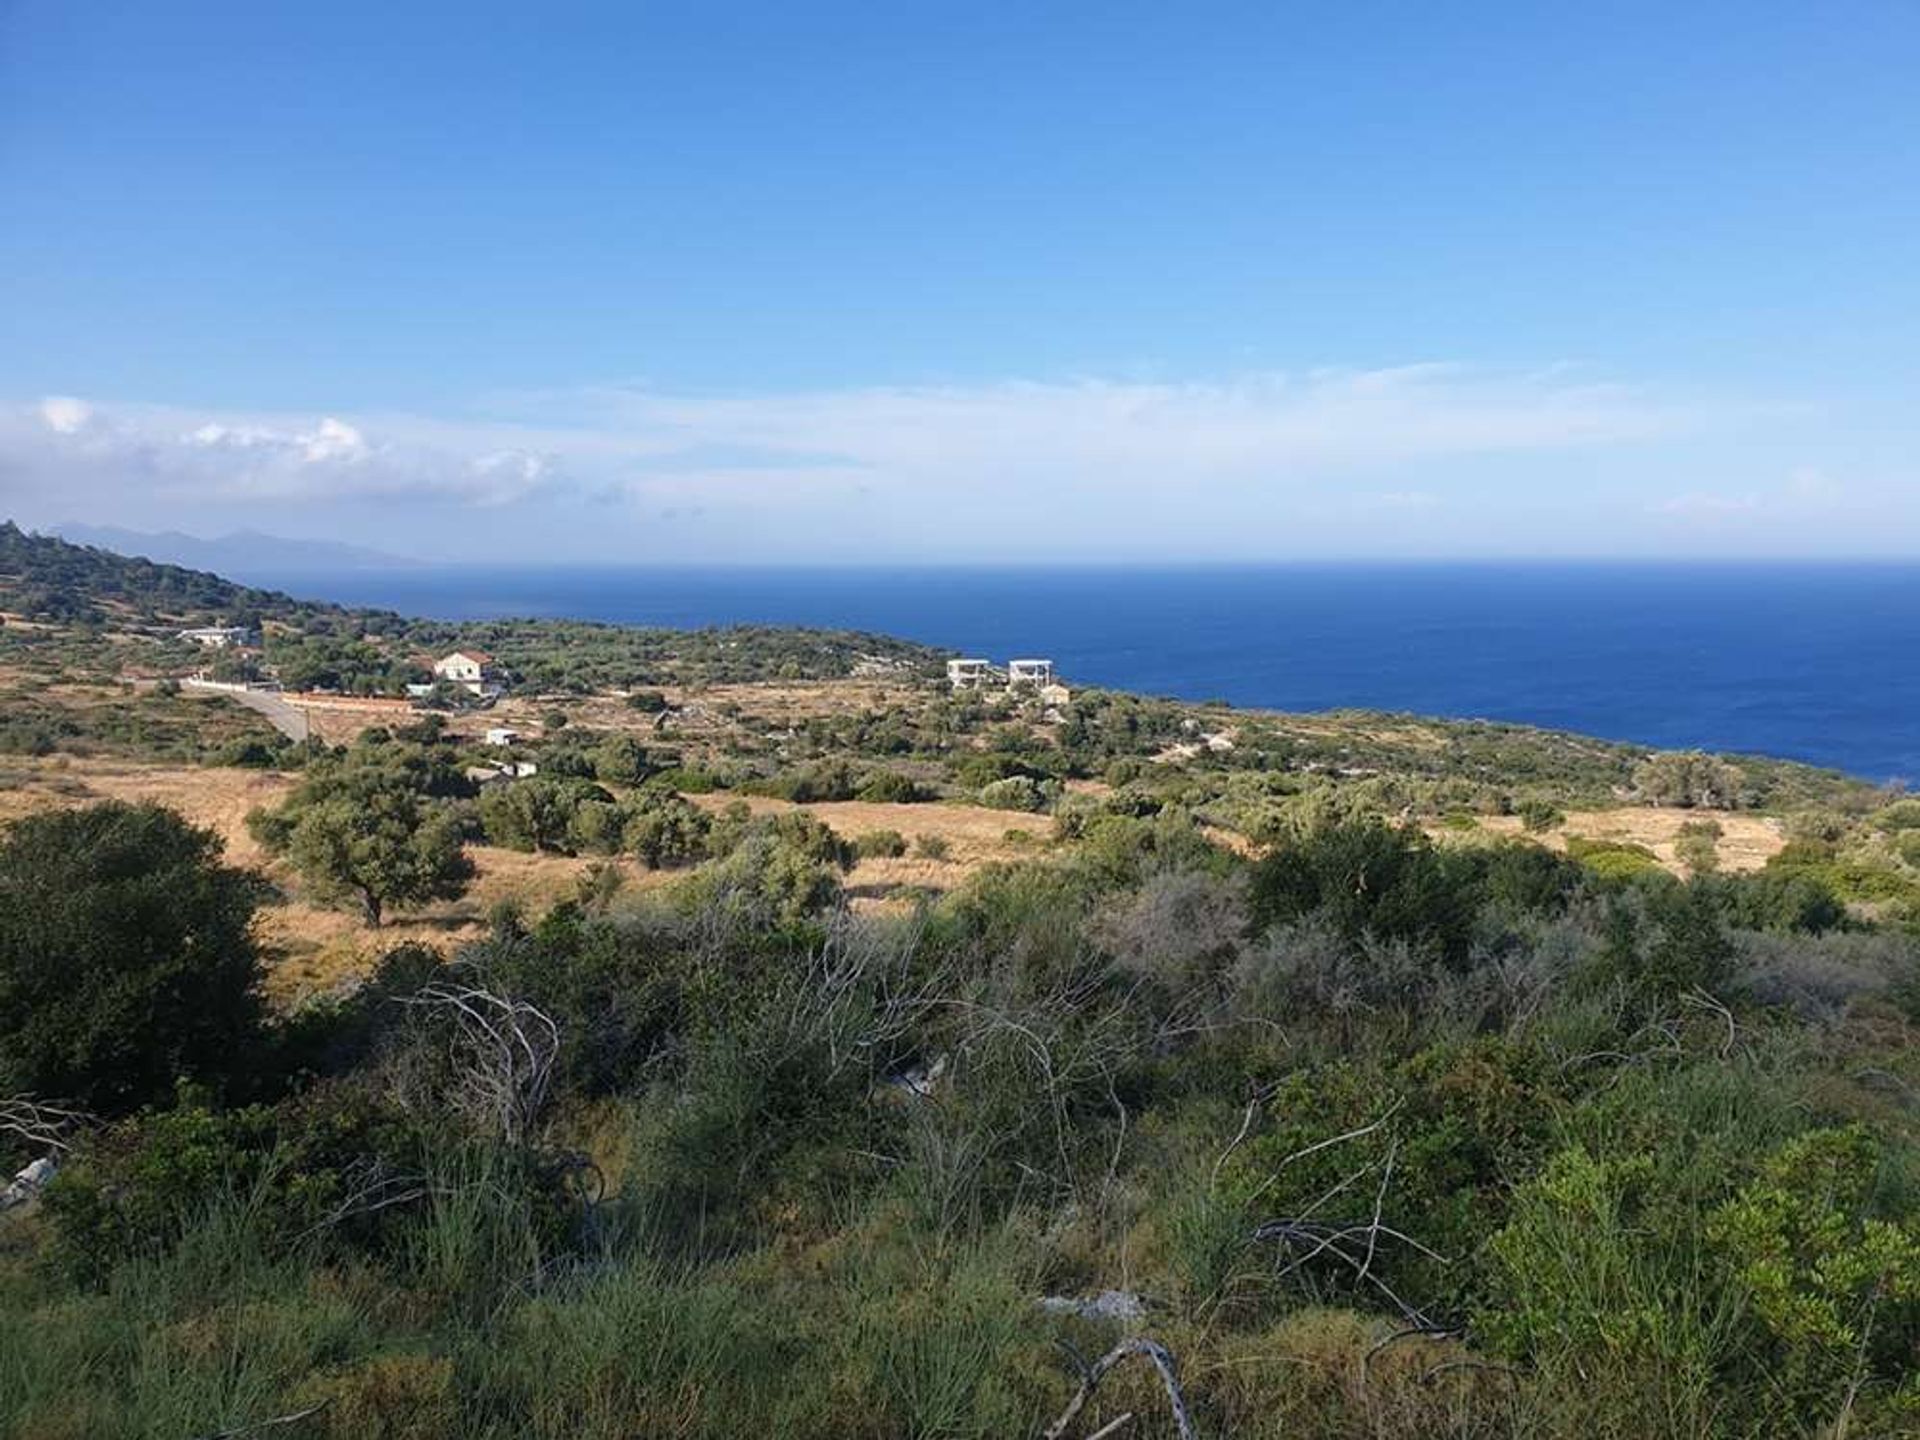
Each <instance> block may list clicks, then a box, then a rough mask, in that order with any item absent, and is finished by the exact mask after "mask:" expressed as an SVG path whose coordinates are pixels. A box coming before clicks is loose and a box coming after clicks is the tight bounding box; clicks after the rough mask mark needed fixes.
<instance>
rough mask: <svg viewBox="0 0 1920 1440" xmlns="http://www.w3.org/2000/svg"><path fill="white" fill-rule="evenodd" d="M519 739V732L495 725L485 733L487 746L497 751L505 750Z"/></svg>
mask: <svg viewBox="0 0 1920 1440" xmlns="http://www.w3.org/2000/svg"><path fill="white" fill-rule="evenodd" d="M519 738H520V732H519V731H518V730H515V729H512V728H510V727H509V726H506V725H495V726H494V727H493V728H492V729H490V730H488V731H487V736H486V740H487V744H489V745H492V746H494V747H495V748H497V749H502V750H504V749H506V748H508V747H509V746H511V745H512V744H513V743H514V741H516V740H518V739H519Z"/></svg>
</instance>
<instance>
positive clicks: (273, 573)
mask: <svg viewBox="0 0 1920 1440" xmlns="http://www.w3.org/2000/svg"><path fill="white" fill-rule="evenodd" d="M50 533H52V534H55V535H58V536H59V537H60V538H61V539H62V540H67V541H70V542H72V543H73V544H75V545H92V546H95V547H97V548H99V549H102V550H112V551H114V552H116V553H118V554H121V555H136V556H143V557H145V558H146V559H148V560H152V561H155V562H156V563H158V564H162V565H186V566H189V567H191V568H193V569H196V570H212V571H216V572H218V573H219V574H222V575H231V576H234V577H235V578H237V579H241V580H251V581H260V580H277V579H279V578H281V577H284V576H287V575H303V574H311V573H314V572H316V571H329V570H391V569H398V568H409V567H412V566H415V565H419V564H420V563H422V562H420V561H419V560H415V559H411V558H409V557H407V556H404V555H393V554H390V553H388V552H387V551H384V550H372V549H368V548H367V547H365V546H361V545H342V544H338V543H336V542H334V541H331V540H292V539H288V538H287V537H286V536H284V535H266V534H263V533H261V532H260V531H258V530H236V531H234V532H233V533H232V534H231V535H222V536H220V537H218V538H217V539H212V540H207V539H202V538H201V537H200V536H198V535H186V534H182V533H181V532H180V531H178V530H168V531H164V532H162V533H160V534H157V535H154V534H147V533H144V532H142V531H138V530H122V529H120V528H119V527H118V526H114V525H83V524H80V523H78V522H69V523H66V524H61V525H55V526H53V527H52V530H51V532H50Z"/></svg>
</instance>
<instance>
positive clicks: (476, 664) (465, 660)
mask: <svg viewBox="0 0 1920 1440" xmlns="http://www.w3.org/2000/svg"><path fill="white" fill-rule="evenodd" d="M433 676H434V679H436V680H445V681H447V682H448V683H449V684H452V685H458V686H460V687H461V688H462V689H463V690H470V691H472V692H473V693H474V694H475V695H484V694H486V693H487V692H488V691H489V690H497V689H499V688H500V667H499V665H498V664H497V663H495V661H494V658H493V656H491V655H489V654H487V652H486V651H484V650H456V651H454V652H453V653H452V654H451V655H446V656H443V657H441V658H440V659H438V660H436V661H434V662H433Z"/></svg>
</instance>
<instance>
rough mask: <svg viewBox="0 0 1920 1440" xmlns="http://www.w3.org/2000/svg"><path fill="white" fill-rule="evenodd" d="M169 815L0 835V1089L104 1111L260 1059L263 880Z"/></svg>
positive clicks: (102, 818) (239, 1075)
mask: <svg viewBox="0 0 1920 1440" xmlns="http://www.w3.org/2000/svg"><path fill="white" fill-rule="evenodd" d="M220 849H221V847H220V841H219V839H218V837H217V836H215V835H214V834H213V833H212V832H211V831H207V830H200V829H196V828H194V827H193V826H191V825H188V824H186V823H185V822H184V821H183V820H181V819H180V817H179V816H178V815H175V814H174V813H173V812H172V811H169V810H163V809H160V808H159V807H157V806H152V805H138V806H135V805H125V804H121V803H118V802H109V803H106V804H101V805H95V806H92V807H89V808H87V809H84V810H71V811H62V812H56V813H53V814H47V815H38V816H33V817H31V818H29V819H26V820H22V821H20V822H18V823H17V824H16V825H15V826H14V827H13V828H12V830H10V831H9V832H8V833H7V835H6V838H5V841H4V843H0V1093H4V1092H19V1091H25V1092H29V1093H32V1094H37V1095H40V1096H43V1097H46V1098H49V1099H53V1098H59V1099H65V1100H70V1101H75V1102H78V1103H80V1104H83V1105H85V1106H87V1107H88V1108H90V1109H93V1110H95V1111H98V1112H100V1113H103V1114H116V1113H120V1112H122V1111H126V1110H130V1109H133V1108H135V1107H137V1106H140V1105H143V1104H146V1103H149V1102H152V1101H156V1100H159V1099H162V1098H164V1097H165V1096H167V1095H169V1094H171V1093H172V1090H173V1086H174V1082H175V1080H176V1079H177V1078H181V1077H185V1078H191V1079H195V1080H199V1081H203V1082H206V1083H209V1084H213V1085H216V1086H225V1085H228V1084H229V1083H232V1082H237V1081H242V1080H244V1079H245V1078H246V1077H247V1076H248V1074H249V1070H250V1068H251V1067H252V1066H253V1064H254V1063H255V1062H256V1061H257V1059H258V1054H257V1052H258V1043H257V1042H258V1041H259V1038H260V1025H261V1005H260V997H259V992H258V986H259V982H260V960H259V956H258V954H257V953H256V951H255V948H254V943H253V938H252V934H251V929H250V927H251V925H252V922H253V914H254V909H255V907H256V906H257V905H258V904H259V902H260V899H261V887H260V885H259V882H258V881H257V880H256V879H255V878H254V877H253V876H251V875H248V874H247V873H245V872H243V871H240V870H235V869H232V868H230V867H228V866H226V865H224V864H222V863H221V860H220Z"/></svg>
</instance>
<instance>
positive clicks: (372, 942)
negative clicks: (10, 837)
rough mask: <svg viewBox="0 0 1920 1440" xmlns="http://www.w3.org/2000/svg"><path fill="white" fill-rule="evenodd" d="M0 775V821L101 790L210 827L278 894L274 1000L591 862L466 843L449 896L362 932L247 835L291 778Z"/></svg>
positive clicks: (632, 867) (104, 772) (326, 986)
mask: <svg viewBox="0 0 1920 1440" xmlns="http://www.w3.org/2000/svg"><path fill="white" fill-rule="evenodd" d="M0 775H3V776H4V778H5V780H6V781H7V782H8V783H9V788H6V789H0V822H4V821H7V820H13V819H17V818H19V817H20V816H22V815H27V814H32V813H35V812H37V811H41V810H48V809H57V808H60V807H62V806H72V805H86V804H92V803H94V802H96V801H100V800H125V801H129V802H133V803H139V802H142V801H152V802H154V803H156V804H160V805H165V806H167V807H168V808H169V809H173V810H177V811H179V812H180V813H181V814H182V815H184V816H186V817H187V819H189V820H190V821H192V822H193V823H194V824H196V825H202V826H205V827H207V828H208V829H211V830H213V831H214V832H216V833H217V834H218V835H219V836H220V837H221V839H222V840H223V841H225V843H226V849H227V858H228V859H229V860H231V861H232V862H234V863H235V864H239V865H247V866H251V867H253V868H256V869H258V870H260V871H262V873H264V874H265V875H266V876H267V877H268V879H270V880H272V881H273V883H274V884H275V886H276V887H277V888H278V889H279V890H280V892H281V893H282V895H283V896H284V897H285V898H284V899H283V900H281V901H280V902H278V903H275V904H271V905H268V906H266V907H264V908H263V909H262V910H261V912H260V916H259V919H258V921H257V922H256V924H257V933H258V935H259V938H260V942H261V945H262V948H263V949H264V951H265V952H266V954H267V957H268V961H269V969H268V976H267V991H268V994H269V995H270V996H271V997H272V998H273V999H274V1000H275V1001H276V1003H281V1004H290V1003H296V1002H298V1001H299V1000H301V999H303V998H305V997H308V996H311V995H314V994H318V993H323V992H326V991H331V990H335V989H338V988H341V987H343V986H348V985H351V984H352V983H353V982H355V981H357V980H358V979H359V978H360V977H361V976H363V975H365V974H366V973H367V971H368V970H369V969H370V968H371V967H372V965H373V964H374V962H375V961H377V960H378V959H379V957H380V956H381V955H383V954H384V953H386V951H388V950H390V949H392V948H393V947H394V946H396V945H399V944H403V943H406V942H409V941H418V942H422V943H425V944H429V945H433V946H434V947H435V948H438V949H443V950H444V949H448V948H450V947H451V946H453V945H456V944H458V943H459V942H461V941H463V940H469V939H472V938H474V937H476V936H478V935H479V934H480V933H481V932H482V930H483V929H484V927H485V923H486V917H487V913H488V912H489V911H490V910H491V909H492V908H493V907H494V906H495V905H496V904H498V903H499V902H501V901H503V900H512V901H517V902H518V903H520V904H521V905H524V906H525V907H526V908H527V909H528V910H529V911H531V912H532V913H534V914H538V913H540V912H541V911H542V910H544V909H546V908H548V907H550V906H551V905H553V904H554V903H555V902H556V901H559V900H561V899H564V898H566V897H567V896H568V895H569V894H571V893H572V892H573V890H574V887H575V885H576V884H577V883H578V880H579V876H580V873H581V872H582V871H583V870H585V869H586V868H587V867H588V866H589V865H591V864H593V863H594V862H593V861H592V860H590V859H575V858H572V857H569V856H562V855H523V854H520V853H518V852H515V851H512V850H500V849H496V848H494V847H492V846H487V845H477V846H473V847H470V849H469V851H468V853H469V855H471V857H472V859H473V862H474V868H475V871H476V875H475V879H474V883H473V885H472V886H471V887H470V888H469V889H468V891H467V893H466V894H465V895H464V896H462V897H461V898H460V899H459V900H458V901H454V902H451V903H448V904H443V905H437V906H432V907H429V908H427V909H424V910H417V911H408V912H404V913H401V914H399V915H397V916H395V918H394V919H393V920H392V921H391V922H390V923H388V924H386V925H384V926H382V927H381V928H380V929H378V930H369V929H368V928H367V927H366V926H365V925H363V924H362V923H361V921H360V920H359V918H358V917H357V916H356V915H353V914H350V913H348V912H345V911H341V910H332V909H327V908H324V907H321V906H318V905H313V904H309V903H307V902H306V901H304V900H302V899H301V898H300V886H299V881H298V880H297V879H295V878H294V876H293V875H292V874H291V873H290V872H289V871H288V870H287V867H286V866H284V865H282V864H278V863H275V862H273V861H271V860H269V859H268V857H267V856H266V854H265V853H264V852H263V851H262V850H261V849H260V846H259V845H258V844H257V843H256V842H255V841H254V839H253V837H252V836H251V835H249V834H248V833H247V827H246V818H247V814H248V812H249V811H252V810H254V809H256V808H258V807H260V806H263V805H264V806H272V805H276V804H278V803H280V801H281V800H282V799H284V798H285V796H286V793H287V791H288V790H290V789H292V787H293V785H294V783H295V782H294V780H293V778H292V777H290V776H286V775H279V774H275V773H272V772H266V771H255V770H227V769H215V768H209V769H196V768H193V767H188V766H163V765H139V764H134V763H131V762H122V761H110V760H89V761H86V762H84V763H73V762H69V761H62V760H57V759H55V760H37V761H20V762H15V763H10V764H8V765H7V766H6V767H5V769H4V771H0ZM616 863H618V864H619V865H620V866H621V869H622V870H623V871H624V873H625V875H626V880H627V884H628V886H629V887H630V888H638V887H643V886H649V885H657V884H661V883H663V882H664V881H665V880H666V879H667V878H668V877H666V876H664V875H658V874H654V873H652V872H649V871H646V870H643V869H641V868H640V866H639V865H638V864H636V863H634V862H631V861H619V862H616Z"/></svg>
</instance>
